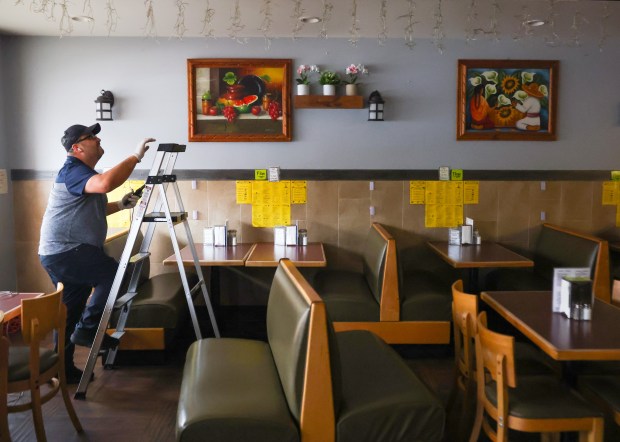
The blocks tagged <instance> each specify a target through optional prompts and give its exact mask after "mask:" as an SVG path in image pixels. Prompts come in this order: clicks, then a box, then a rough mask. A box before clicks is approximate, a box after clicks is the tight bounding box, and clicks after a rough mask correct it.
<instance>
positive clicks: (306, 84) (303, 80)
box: [295, 64, 319, 95]
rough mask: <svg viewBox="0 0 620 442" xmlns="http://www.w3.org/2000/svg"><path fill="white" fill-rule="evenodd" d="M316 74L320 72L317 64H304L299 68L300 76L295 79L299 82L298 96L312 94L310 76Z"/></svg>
mask: <svg viewBox="0 0 620 442" xmlns="http://www.w3.org/2000/svg"><path fill="white" fill-rule="evenodd" d="M315 72H316V73H318V72H319V67H318V66H317V65H315V64H313V65H308V64H302V65H300V66H299V67H298V68H297V74H298V75H299V78H297V79H295V81H296V82H297V95H309V94H310V76H311V75H312V74H314V73H315Z"/></svg>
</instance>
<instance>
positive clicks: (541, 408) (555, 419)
mask: <svg viewBox="0 0 620 442" xmlns="http://www.w3.org/2000/svg"><path fill="white" fill-rule="evenodd" d="M486 322H487V321H486V313H485V312H482V313H480V315H479V316H478V321H477V332H478V333H477V335H476V377H477V384H478V388H477V392H478V393H477V399H478V404H477V407H476V419H475V423H474V428H473V430H472V433H471V436H470V442H474V441H477V440H478V436H479V434H480V429H481V428H483V429H484V432H485V433H486V434H487V436H488V437H489V438H490V439H491V440H492V441H500V442H506V441H508V430H509V429H512V430H517V431H523V432H536V433H543V434H544V435H545V436H547V434H546V433H558V432H565V431H566V432H568V431H578V432H579V433H580V441H588V442H601V441H602V440H603V417H602V414H601V413H600V412H599V411H598V410H596V409H595V408H594V407H593V406H592V405H590V404H589V403H587V402H586V401H585V400H584V399H582V398H581V396H578V395H577V394H576V393H575V392H573V391H572V390H570V389H569V388H567V387H566V386H564V385H563V384H561V383H560V381H558V380H557V379H555V378H554V377H550V376H542V375H541V376H525V377H520V378H519V379H518V383H517V376H516V370H515V356H514V337H512V336H506V335H502V334H499V333H495V332H492V331H490V330H489V329H488V328H487V326H486ZM485 414H486V416H487V418H486V419H485ZM489 419H491V420H493V421H494V422H495V425H493V424H492V423H491V422H489Z"/></svg>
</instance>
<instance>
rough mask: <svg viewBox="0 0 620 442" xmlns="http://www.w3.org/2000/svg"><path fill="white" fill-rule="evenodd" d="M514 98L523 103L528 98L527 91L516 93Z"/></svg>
mask: <svg viewBox="0 0 620 442" xmlns="http://www.w3.org/2000/svg"><path fill="white" fill-rule="evenodd" d="M512 97H513V98H515V99H517V100H519V101H521V102H523V101H524V100H525V99H526V98H527V93H526V92H525V91H520V90H519V91H517V92H515V93H514V95H513V96H512Z"/></svg>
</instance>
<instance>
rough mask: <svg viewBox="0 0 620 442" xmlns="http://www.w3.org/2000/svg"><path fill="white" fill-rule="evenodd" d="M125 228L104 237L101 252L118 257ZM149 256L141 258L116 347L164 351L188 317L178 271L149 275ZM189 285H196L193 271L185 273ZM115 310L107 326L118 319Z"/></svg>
mask: <svg viewBox="0 0 620 442" xmlns="http://www.w3.org/2000/svg"><path fill="white" fill-rule="evenodd" d="M128 234H129V230H123V231H121V232H119V233H117V234H115V235H112V236H110V237H108V238H107V239H106V243H105V245H104V250H105V252H106V253H107V254H108V255H110V256H112V257H113V258H115V259H116V260H117V261H118V260H120V258H121V255H122V253H123V250H124V248H125V243H126V242H127V236H128ZM142 239H143V236H142V233H140V232H139V233H138V237H137V239H136V243H135V244H134V247H133V250H132V256H133V255H135V254H136V253H137V252H138V250H139V249H140V245H141V244H142ZM149 263H150V258H149V259H146V260H144V261H143V264H142V270H141V272H140V279H139V283H138V294H137V295H136V297H135V298H134V299H133V301H132V304H131V310H130V312H129V316H128V317H127V323H126V325H125V335H124V336H123V338H122V339H121V343H120V347H119V349H120V350H164V349H166V348H167V347H168V346H169V344H170V343H171V342H172V340H173V338H174V337H175V335H176V334H177V333H178V331H179V330H180V328H181V327H182V326H184V325H185V324H186V323H187V321H188V320H189V309H188V307H187V300H186V297H185V291H184V289H183V284H182V282H181V277H180V275H179V274H178V273H165V274H161V275H156V276H153V277H149V273H150V265H149ZM131 266H132V265H131V264H130V265H129V266H128V267H127V271H126V273H125V280H124V284H123V286H122V287H121V290H120V291H119V296H122V295H123V294H124V293H125V292H126V290H127V285H128V281H129V278H130V276H131V271H132V268H131ZM188 282H189V285H190V287H191V286H193V285H194V284H196V282H197V278H196V276H195V274H193V273H188ZM119 313H120V312H119V311H115V312H114V313H113V315H112V318H111V320H110V327H112V329H113V328H114V324H116V322H117V321H118V316H119Z"/></svg>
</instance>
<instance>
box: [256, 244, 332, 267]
mask: <svg viewBox="0 0 620 442" xmlns="http://www.w3.org/2000/svg"><path fill="white" fill-rule="evenodd" d="M282 258H288V259H290V260H291V262H292V263H293V264H295V266H296V267H325V266H327V259H326V258H325V250H324V249H323V243H320V242H315V243H309V244H308V245H307V246H276V245H274V244H273V243H266V242H261V243H257V244H256V246H255V247H254V249H252V251H251V252H250V256H248V259H247V260H246V261H245V265H246V267H277V266H278V263H279V262H280V260H281V259H282Z"/></svg>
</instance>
